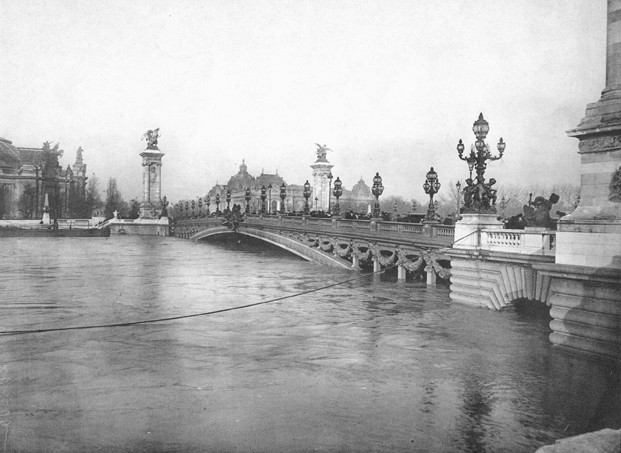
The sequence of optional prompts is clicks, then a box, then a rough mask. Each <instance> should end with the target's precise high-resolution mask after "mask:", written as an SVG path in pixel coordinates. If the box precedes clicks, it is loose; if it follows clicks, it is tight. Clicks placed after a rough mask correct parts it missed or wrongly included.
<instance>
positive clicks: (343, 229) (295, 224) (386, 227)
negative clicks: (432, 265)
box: [177, 214, 455, 246]
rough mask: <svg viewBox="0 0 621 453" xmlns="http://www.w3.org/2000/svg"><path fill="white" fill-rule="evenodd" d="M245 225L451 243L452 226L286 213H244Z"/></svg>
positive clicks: (218, 220) (217, 220)
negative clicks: (289, 214) (287, 214)
mask: <svg viewBox="0 0 621 453" xmlns="http://www.w3.org/2000/svg"><path fill="white" fill-rule="evenodd" d="M224 220H225V218H224V217H207V218H195V219H185V220H177V225H178V226H180V227H181V226H186V227H194V226H203V227H204V226H207V225H214V226H216V225H222V223H223V221H224ZM243 223H244V224H245V225H247V226H257V227H260V228H270V227H271V228H283V229H287V228H290V229H292V230H295V231H316V232H324V233H328V232H329V233H331V234H337V233H340V234H343V235H346V236H351V237H356V236H357V235H360V236H364V237H367V238H368V237H373V238H376V239H378V240H380V239H384V238H385V239H391V240H395V241H396V242H399V241H400V240H403V241H405V242H421V241H422V242H425V241H426V242H428V243H429V244H431V245H435V246H437V245H442V246H446V245H449V244H450V243H452V240H453V237H454V234H455V233H454V231H455V227H454V226H452V225H438V224H419V223H401V222H388V221H383V220H377V219H371V220H357V219H344V218H318V217H306V216H304V217H297V216H286V215H254V214H251V215H246V216H245V220H244V222H243Z"/></svg>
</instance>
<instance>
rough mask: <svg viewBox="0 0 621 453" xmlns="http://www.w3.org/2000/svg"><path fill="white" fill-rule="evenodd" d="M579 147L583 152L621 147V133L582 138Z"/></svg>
mask: <svg viewBox="0 0 621 453" xmlns="http://www.w3.org/2000/svg"><path fill="white" fill-rule="evenodd" d="M578 148H579V149H580V152H582V153H592V152H595V151H602V150H610V149H617V148H621V135H607V136H603V137H594V138H587V139H585V140H581V141H580V143H579V144H578Z"/></svg>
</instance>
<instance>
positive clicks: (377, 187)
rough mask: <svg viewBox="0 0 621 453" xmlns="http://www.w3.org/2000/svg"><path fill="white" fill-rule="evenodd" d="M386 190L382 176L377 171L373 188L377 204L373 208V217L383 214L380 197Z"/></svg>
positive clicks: (372, 191)
mask: <svg viewBox="0 0 621 453" xmlns="http://www.w3.org/2000/svg"><path fill="white" fill-rule="evenodd" d="M383 192H384V186H383V185H382V177H381V176H380V175H379V173H378V172H376V173H375V176H374V177H373V187H372V188H371V193H372V194H373V196H374V197H375V206H374V208H373V217H375V218H379V217H381V215H382V211H381V209H380V204H379V197H380V195H381V194H382V193H383Z"/></svg>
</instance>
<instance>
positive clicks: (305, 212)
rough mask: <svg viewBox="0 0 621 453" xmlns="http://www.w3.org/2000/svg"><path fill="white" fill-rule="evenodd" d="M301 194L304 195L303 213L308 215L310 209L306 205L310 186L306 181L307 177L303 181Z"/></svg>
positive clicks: (309, 194)
mask: <svg viewBox="0 0 621 453" xmlns="http://www.w3.org/2000/svg"><path fill="white" fill-rule="evenodd" d="M302 195H304V199H305V200H306V201H305V202H304V215H308V214H309V212H310V209H309V207H308V199H309V198H310V196H311V187H310V184H309V183H308V179H307V180H306V182H305V183H304V191H303V192H302Z"/></svg>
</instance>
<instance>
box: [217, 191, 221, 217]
mask: <svg viewBox="0 0 621 453" xmlns="http://www.w3.org/2000/svg"><path fill="white" fill-rule="evenodd" d="M217 214H220V193H217V194H216V215H217Z"/></svg>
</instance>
